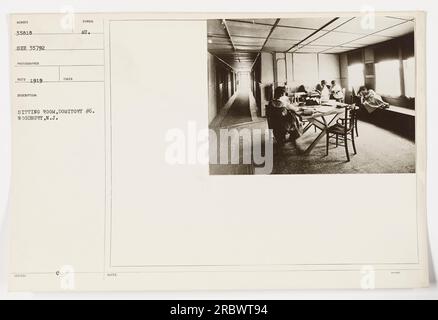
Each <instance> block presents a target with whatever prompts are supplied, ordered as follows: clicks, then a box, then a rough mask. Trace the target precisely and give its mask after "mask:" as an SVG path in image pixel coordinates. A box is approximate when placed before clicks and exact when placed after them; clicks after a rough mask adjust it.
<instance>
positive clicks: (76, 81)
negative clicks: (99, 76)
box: [15, 80, 105, 85]
mask: <svg viewBox="0 0 438 320" xmlns="http://www.w3.org/2000/svg"><path fill="white" fill-rule="evenodd" d="M78 82H105V81H104V80H72V81H59V80H56V81H43V82H41V83H33V82H30V81H15V83H16V84H20V83H23V84H24V83H26V84H34V85H41V84H44V83H78Z"/></svg>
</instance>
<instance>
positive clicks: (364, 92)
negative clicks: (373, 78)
mask: <svg viewBox="0 0 438 320" xmlns="http://www.w3.org/2000/svg"><path fill="white" fill-rule="evenodd" d="M357 95H358V96H359V97H360V101H361V103H362V105H363V106H364V107H365V109H366V110H367V111H368V112H369V113H371V112H373V111H374V110H376V109H379V108H384V109H385V108H388V107H389V103H387V102H385V101H383V99H382V97H381V96H380V95H378V94H377V93H376V92H375V91H374V90H372V89H367V87H365V86H362V87H360V88H359V91H358V93H357Z"/></svg>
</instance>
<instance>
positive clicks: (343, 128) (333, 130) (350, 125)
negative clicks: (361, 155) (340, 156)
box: [326, 104, 357, 161]
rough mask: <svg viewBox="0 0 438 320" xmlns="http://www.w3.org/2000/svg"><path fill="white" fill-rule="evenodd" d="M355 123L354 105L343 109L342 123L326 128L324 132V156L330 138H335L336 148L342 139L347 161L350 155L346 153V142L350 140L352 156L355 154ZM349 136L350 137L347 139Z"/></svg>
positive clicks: (327, 150) (327, 149)
mask: <svg viewBox="0 0 438 320" xmlns="http://www.w3.org/2000/svg"><path fill="white" fill-rule="evenodd" d="M355 123H356V105H355V104H352V105H349V106H348V107H346V108H345V113H344V118H343V121H341V122H337V123H336V124H334V125H332V126H330V127H328V128H327V129H326V130H327V131H326V136H327V143H326V155H328V152H329V144H330V138H333V137H335V138H336V146H338V140H339V137H342V138H343V142H344V147H345V154H346V155H347V161H350V153H349V151H348V141H349V140H351V142H352V145H353V151H354V154H357V152H356V143H355V141H354V127H355ZM349 136H350V137H351V138H350V139H349Z"/></svg>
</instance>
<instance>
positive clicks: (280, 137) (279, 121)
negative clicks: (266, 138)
mask: <svg viewBox="0 0 438 320" xmlns="http://www.w3.org/2000/svg"><path fill="white" fill-rule="evenodd" d="M265 110H266V118H267V120H268V128H269V129H271V130H272V132H273V134H274V138H275V141H277V143H278V144H279V145H283V144H284V142H285V140H286V139H285V138H286V133H287V128H286V127H285V125H284V123H285V117H286V116H285V115H284V113H283V109H282V108H275V107H272V106H271V105H269V104H268V105H266V106H265Z"/></svg>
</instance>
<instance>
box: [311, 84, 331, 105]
mask: <svg viewBox="0 0 438 320" xmlns="http://www.w3.org/2000/svg"><path fill="white" fill-rule="evenodd" d="M315 90H316V91H317V92H318V93H319V94H320V96H321V101H328V100H330V88H329V87H328V86H327V82H326V81H325V80H322V81H321V84H318V85H317V86H316V88H315Z"/></svg>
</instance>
